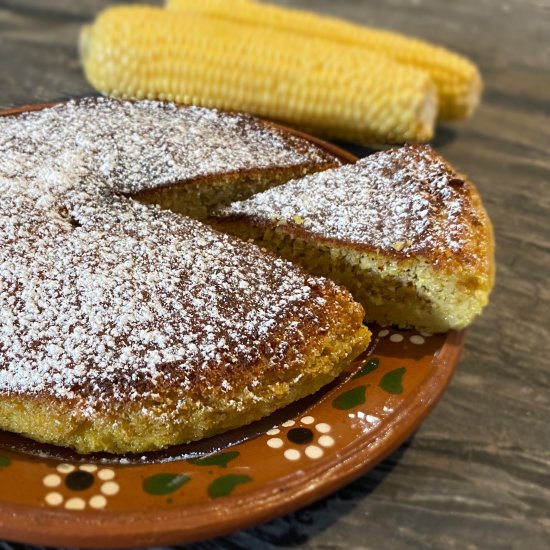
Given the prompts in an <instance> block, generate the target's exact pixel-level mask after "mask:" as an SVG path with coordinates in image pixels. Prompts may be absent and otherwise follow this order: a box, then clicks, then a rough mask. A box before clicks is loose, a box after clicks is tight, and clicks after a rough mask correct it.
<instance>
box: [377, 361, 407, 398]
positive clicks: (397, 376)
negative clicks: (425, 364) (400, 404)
mask: <svg viewBox="0 0 550 550" xmlns="http://www.w3.org/2000/svg"><path fill="white" fill-rule="evenodd" d="M406 371H407V369H406V368H405V367H400V368H398V369H394V370H391V371H390V372H387V373H386V374H384V376H383V377H382V380H380V384H378V385H379V386H380V387H381V388H382V389H383V390H384V391H387V392H388V393H403V375H404V374H405V372H406Z"/></svg>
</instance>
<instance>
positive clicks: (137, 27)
mask: <svg viewBox="0 0 550 550" xmlns="http://www.w3.org/2000/svg"><path fill="white" fill-rule="evenodd" d="M81 56H82V60H83V65H84V70H85V73H86V76H87V78H88V80H89V81H90V83H91V84H92V85H93V86H94V87H95V88H96V89H98V90H99V91H101V92H103V93H105V94H109V95H112V96H115V97H122V98H135V99H141V98H149V99H160V100H168V101H175V102H177V103H186V104H195V105H202V106H205V107H218V108H220V109H223V110H242V111H248V112H252V113H255V114H258V115H260V116H266V117H269V118H273V119H276V120H281V121H283V122H286V123H289V124H291V125H294V126H297V127H300V128H302V129H305V130H306V131H312V132H316V133H319V134H322V135H326V136H329V137H333V138H338V139H344V140H349V141H355V142H357V143H372V142H379V143H386V142H387V143H396V142H403V141H425V140H428V139H430V138H431V136H432V133H433V125H434V120H435V114H436V111H437V104H436V102H437V97H436V93H435V89H434V87H433V83H432V82H431V80H430V79H429V77H428V76H427V75H426V74H425V73H423V72H421V71H416V70H414V69H410V68H408V67H403V66H401V65H398V64H393V63H391V62H390V63H386V62H382V61H380V59H379V56H376V55H371V54H369V55H365V54H364V52H363V51H362V50H360V49H357V48H352V47H347V46H340V45H336V46H335V45H334V44H332V43H330V42H326V41H323V40H320V39H311V38H304V37H301V36H297V35H295V34H293V33H286V32H280V31H272V30H269V29H260V28H255V27H250V26H247V25H240V24H237V23H232V22H225V21H220V20H217V19H210V18H205V17H201V16H194V15H188V14H183V13H176V12H168V11H166V10H163V9H158V8H153V7H145V6H117V7H113V8H109V9H107V10H105V11H104V12H102V13H101V14H100V15H99V16H98V18H97V19H96V21H95V22H94V23H93V24H92V25H91V26H89V27H86V28H84V29H83V31H82V34H81Z"/></svg>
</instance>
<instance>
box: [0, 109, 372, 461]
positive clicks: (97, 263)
mask: <svg viewBox="0 0 550 550" xmlns="http://www.w3.org/2000/svg"><path fill="white" fill-rule="evenodd" d="M182 111H185V109H183V110H182ZM166 113H169V114H170V116H166ZM178 113H179V110H177V109H175V108H174V107H171V106H164V105H159V104H155V103H152V102H144V103H143V104H140V103H136V104H130V103H120V102H114V101H109V100H93V101H89V102H83V103H70V104H67V105H64V106H59V107H55V108H53V109H49V110H46V111H41V112H39V113H32V114H28V115H21V116H18V117H7V118H0V153H1V154H0V233H1V235H2V241H3V246H2V247H1V248H0V312H1V316H0V318H1V321H0V429H5V430H10V431H14V432H18V433H22V434H24V435H27V436H29V437H32V438H34V439H36V440H38V441H43V442H48V443H53V444H57V445H62V446H69V447H72V448H74V449H76V450H77V451H78V452H81V453H87V452H94V451H107V452H112V453H125V452H143V451H147V450H153V449H159V448H162V447H165V446H167V445H171V444H176V443H182V442H185V441H190V440H196V439H200V438H203V437H207V436H209V435H213V434H216V433H219V432H221V431H224V430H228V429H230V428H233V427H236V426H240V425H243V424H245V423H248V422H251V421H253V420H256V419H258V418H261V417H262V416H265V415H267V414H270V413H271V412H272V411H274V410H275V409H277V408H280V407H282V406H285V405H287V404H288V403H290V402H292V401H294V400H296V399H298V398H300V397H303V396H305V395H308V394H310V393H312V392H314V391H316V390H317V389H319V388H320V387H321V386H322V385H323V384H326V383H327V382H329V381H331V380H333V379H334V378H335V377H336V376H337V375H338V374H339V373H340V372H341V370H342V369H343V368H344V367H345V366H346V365H347V364H349V362H350V361H351V360H353V358H355V357H356V356H357V355H358V354H359V353H361V352H362V351H363V350H364V349H365V348H366V346H367V345H368V342H369V338H370V334H369V332H368V329H366V328H365V327H364V326H363V325H362V320H363V315H364V312H363V309H362V307H361V306H360V305H359V304H357V303H355V302H354V301H353V299H352V298H351V295H350V294H349V293H348V292H347V291H345V290H344V289H342V288H340V287H338V286H336V285H335V284H334V283H332V282H330V281H328V280H326V279H323V278H318V277H312V276H310V275H307V274H306V273H305V272H303V271H302V270H301V269H299V268H297V267H295V266H293V265H292V264H290V263H289V262H286V261H284V260H281V259H277V258H275V257H273V256H271V255H269V254H266V253H264V252H262V251H261V250H260V249H258V248H257V247H256V246H254V245H252V244H248V243H244V242H241V241H239V240H238V239H235V238H233V237H230V236H226V235H222V234H220V233H218V232H216V231H214V230H212V229H211V228H209V227H207V226H205V225H203V224H202V223H201V222H199V221H196V220H193V219H190V218H188V217H185V216H182V215H180V214H177V213H174V212H171V211H168V210H163V209H161V208H160V207H159V206H157V205H150V204H143V203H140V202H138V201H136V200H135V199H134V198H133V197H132V195H134V194H136V193H138V192H139V190H140V189H142V188H148V189H149V188H154V187H155V186H156V185H158V186H162V185H172V184H173V183H174V182H181V181H185V177H187V179H196V178H197V177H198V176H200V175H208V174H210V175H211V174H215V173H220V174H225V173H227V172H228V170H233V171H239V170H247V169H262V170H264V172H267V171H269V170H270V169H271V168H273V166H274V164H273V162H274V160H273V159H274V158H276V157H277V155H279V161H280V162H279V164H280V165H284V162H283V160H280V159H284V158H287V161H288V162H289V163H290V164H291V165H292V163H294V164H293V165H294V166H296V165H298V164H300V163H302V164H303V163H306V164H307V163H308V162H311V161H312V159H313V158H317V161H316V162H318V163H319V164H320V165H323V164H324V163H325V160H327V159H326V157H323V155H321V154H320V153H319V155H320V156H319V157H316V155H317V153H318V151H316V149H315V147H314V146H312V147H311V148H307V147H306V146H305V144H300V147H306V149H303V150H302V152H300V151H298V150H296V149H295V150H291V151H287V152H286V153H285V152H281V151H279V152H278V150H279V148H280V147H283V148H285V147H286V148H288V147H290V146H289V145H288V143H287V142H285V140H284V139H282V138H280V135H281V132H280V131H279V130H277V131H275V130H272V129H271V128H269V127H266V128H264V127H263V126H262V125H261V124H260V123H256V122H254V123H253V124H252V126H251V128H249V130H248V131H249V132H251V135H247V138H246V139H245V138H242V139H241V140H238V139H236V140H235V142H234V144H233V145H232V147H233V148H234V155H233V157H231V155H229V157H228V158H230V159H231V158H232V159H233V164H229V165H228V164H227V162H226V161H224V159H223V158H220V159H214V160H212V158H213V155H214V153H213V152H214V151H217V150H218V147H219V143H220V142H219V139H220V136H219V135H218V134H217V133H216V132H217V130H216V128H217V127H218V129H219V132H221V133H222V134H223V135H224V136H225V135H226V134H224V132H226V133H227V129H226V128H225V127H226V125H227V124H229V125H230V126H231V125H234V124H235V122H234V121H233V122H229V123H228V121H227V119H226V116H225V115H222V114H220V113H217V112H216V113H212V112H209V111H208V110H204V109H202V110H199V111H196V113H195V115H194V116H196V117H199V116H202V117H206V118H210V119H211V120H210V122H209V124H208V131H204V132H203V133H202V140H203V142H204V140H205V139H206V140H207V142H206V143H203V145H202V147H203V149H204V150H203V160H202V162H198V160H197V162H196V163H195V164H194V165H193V164H192V163H190V162H189V158H190V157H193V155H194V157H193V158H197V159H198V156H197V153H196V152H193V154H191V153H190V154H189V155H185V154H183V153H181V151H180V146H181V144H182V143H183V142H184V140H185V139H188V136H187V137H184V136H183V134H184V133H185V132H189V131H190V128H193V124H191V123H189V124H188V125H187V126H185V125H183V127H180V126H178V125H174V124H173V123H172V118H173V117H176V118H177V117H178V116H179V115H178ZM227 116H233V117H235V116H237V117H238V115H227ZM244 118H245V121H246V120H249V119H248V118H247V117H244ZM239 120H241V119H239ZM180 123H181V120H180ZM239 124H240V123H239ZM256 124H258V126H256ZM237 126H238V124H237ZM220 128H221V129H220ZM138 131H139V132H138ZM136 132H138V133H136ZM239 132H244V133H245V134H246V133H247V132H246V131H244V130H242V129H239V130H237V131H236V133H235V135H239ZM266 132H267V133H266ZM271 132H274V133H271ZM208 136H211V137H210V141H208ZM260 136H263V139H264V141H263V144H262V145H257V147H259V148H260V149H261V155H260V156H261V157H262V159H263V160H262V159H260V160H258V159H256V158H255V155H257V154H258V149H257V148H256V149H254V148H253V147H252V146H251V145H249V146H247V145H246V143H247V142H249V143H250V144H252V143H254V142H255V138H259V137H260ZM268 136H271V137H268ZM224 140H225V138H224ZM285 143H286V145H285ZM200 144H201V141H200V140H198V141H197V144H196V145H197V146H199V145H200ZM216 144H218V145H216ZM209 146H210V149H209ZM247 147H248V149H247ZM308 147H309V146H308ZM224 154H226V153H225V152H224ZM178 155H182V156H181V159H184V160H181V161H180V164H181V165H178V159H179V158H180V157H178ZM265 155H267V156H268V158H269V159H270V160H269V162H268V161H266V160H265V158H264V156H265ZM285 155H286V157H285ZM214 156H215V155H214ZM185 159H186V160H185ZM256 160H258V162H256ZM210 161H211V162H210ZM262 162H264V164H263V165H262ZM254 163H256V164H254ZM167 172H168V175H167ZM185 174H187V176H185Z"/></svg>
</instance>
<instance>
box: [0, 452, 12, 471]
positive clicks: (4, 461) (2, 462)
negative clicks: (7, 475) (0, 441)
mask: <svg viewBox="0 0 550 550" xmlns="http://www.w3.org/2000/svg"><path fill="white" fill-rule="evenodd" d="M10 464H11V460H10V459H9V458H7V457H5V456H2V455H0V468H6V467H7V466H9V465H10Z"/></svg>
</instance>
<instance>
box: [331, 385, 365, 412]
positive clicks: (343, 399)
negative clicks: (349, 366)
mask: <svg viewBox="0 0 550 550" xmlns="http://www.w3.org/2000/svg"><path fill="white" fill-rule="evenodd" d="M366 390H367V387H366V386H359V387H357V388H353V389H352V390H349V391H347V392H345V393H343V394H341V395H339V396H338V397H337V398H336V399H335V400H334V401H333V402H332V406H333V407H334V408H335V409H339V410H341V411H347V410H348V409H353V408H354V407H357V406H358V405H362V404H363V403H364V402H365V392H366Z"/></svg>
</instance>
